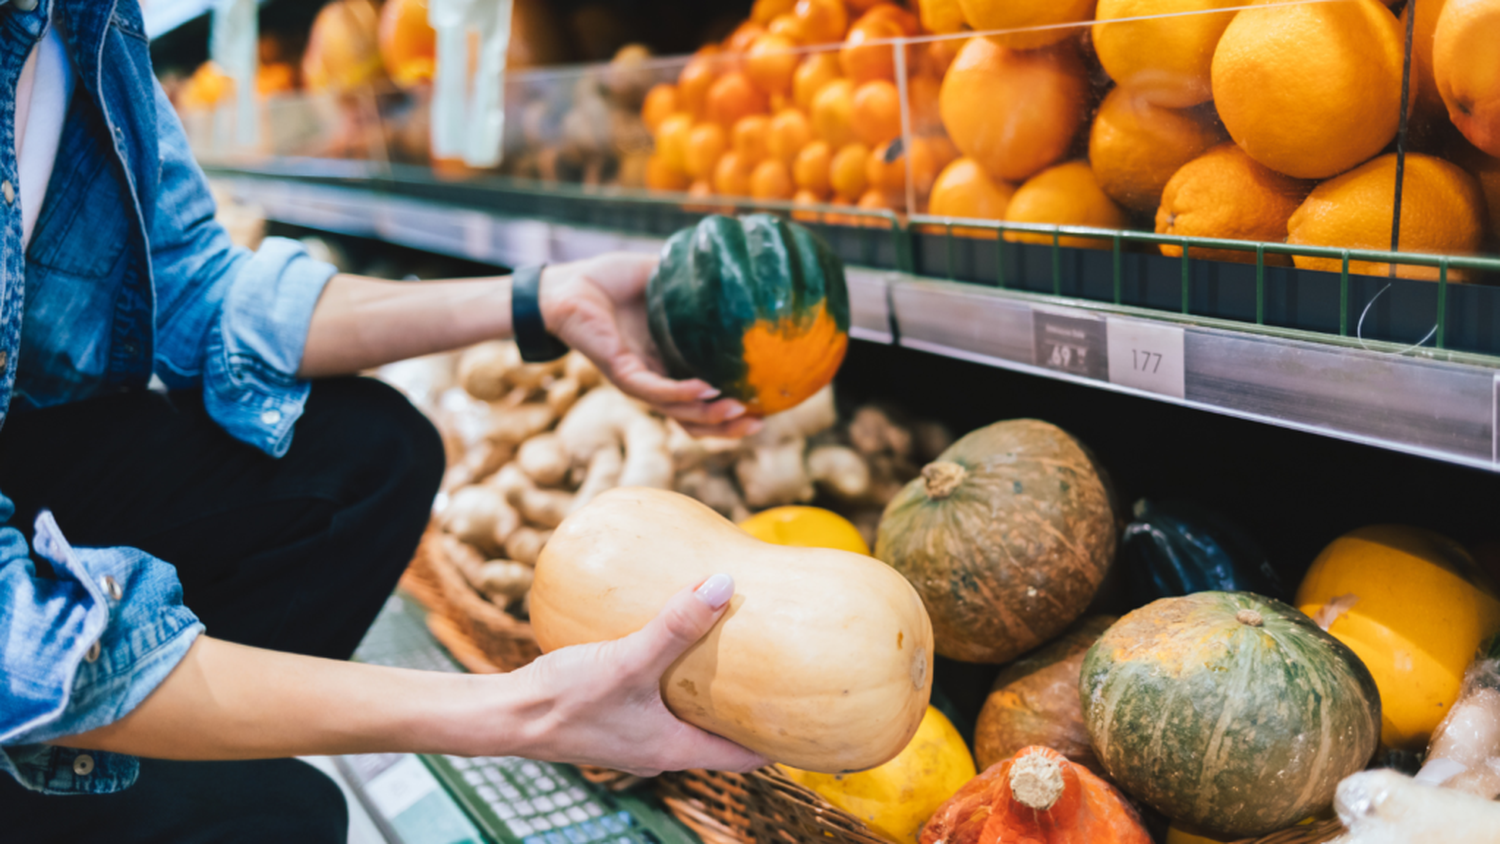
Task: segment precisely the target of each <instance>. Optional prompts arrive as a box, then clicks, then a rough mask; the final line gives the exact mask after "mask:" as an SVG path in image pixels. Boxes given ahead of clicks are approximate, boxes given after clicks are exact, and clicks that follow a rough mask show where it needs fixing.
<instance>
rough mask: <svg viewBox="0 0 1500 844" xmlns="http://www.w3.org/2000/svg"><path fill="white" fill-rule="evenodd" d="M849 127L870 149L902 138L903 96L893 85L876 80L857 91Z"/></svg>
mask: <svg viewBox="0 0 1500 844" xmlns="http://www.w3.org/2000/svg"><path fill="white" fill-rule="evenodd" d="M851 106H852V111H851V114H850V117H849V124H850V125H851V126H852V127H853V128H854V134H855V136H856V137H858V138H859V139H860V140H861V141H864V142H865V143H866V144H868V145H870V146H875V145H877V144H883V143H885V142H886V141H892V140H895V139H896V138H899V137H901V92H900V91H898V90H896V85H895V83H893V82H887V81H886V80H884V79H877V80H875V81H874V82H866V83H865V84H863V85H861V86H859V87H858V88H856V89H854V100H853V102H852V103H851Z"/></svg>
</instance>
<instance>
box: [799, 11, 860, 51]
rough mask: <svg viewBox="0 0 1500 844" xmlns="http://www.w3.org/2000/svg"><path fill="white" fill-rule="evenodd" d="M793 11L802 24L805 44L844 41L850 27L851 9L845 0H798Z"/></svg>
mask: <svg viewBox="0 0 1500 844" xmlns="http://www.w3.org/2000/svg"><path fill="white" fill-rule="evenodd" d="M792 13H793V14H795V15H796V16H797V21H798V23H800V24H802V32H803V35H804V37H805V40H804V41H803V43H804V44H830V43H833V42H835V41H842V40H844V33H845V32H846V31H848V29H849V10H848V9H847V8H845V6H844V0H797V6H796V8H795V9H794V10H793V12H792Z"/></svg>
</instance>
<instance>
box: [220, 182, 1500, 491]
mask: <svg viewBox="0 0 1500 844" xmlns="http://www.w3.org/2000/svg"><path fill="white" fill-rule="evenodd" d="M215 180H216V182H218V183H219V184H220V185H221V186H222V187H223V188H225V189H226V190H228V191H229V192H230V193H231V194H232V195H235V196H237V197H239V198H241V199H243V200H245V201H247V202H251V203H254V204H257V205H259V206H260V207H261V208H262V209H264V212H265V214H266V216H267V218H268V219H272V220H278V221H281V222H285V223H289V224H293V225H298V226H305V227H308V228H314V229H320V230H325V231H332V232H339V233H343V234H349V235H356V236H360V237H368V238H375V239H380V240H385V241H387V242H390V243H396V244H401V245H404V246H409V247H413V248H417V249H421V250H424V251H431V252H436V253H441V254H447V255H453V256H457V257H462V258H468V259H471V260H475V261H481V262H486V263H493V264H498V265H502V266H517V265H522V264H526V263H535V262H543V261H549V262H550V261H565V260H571V259H576V258H582V257H587V256H590V255H596V254H598V253H600V252H604V251H609V250H617V249H619V250H628V251H656V250H658V249H659V248H660V247H661V244H662V242H663V240H662V238H660V237H656V236H652V235H645V234H639V233H629V232H622V231H619V230H617V229H611V228H601V227H596V226H591V225H585V224H579V223H575V222H557V221H553V220H550V219H546V218H523V217H519V216H514V215H511V214H505V213H497V212H495V211H492V210H485V209H484V208H482V207H466V206H461V205H458V204H455V203H452V202H444V201H437V200H432V199H423V198H418V197H413V196H410V195H402V194H397V193H393V192H390V191H386V190H381V189H379V184H378V182H377V183H375V186H374V187H373V188H356V187H350V186H348V185H347V184H346V185H331V184H319V183H317V182H316V181H311V180H305V179H299V178H295V177H283V178H277V177H258V176H246V175H243V174H227V173H221V174H219V175H217V176H216V177H215ZM848 278H849V285H850V298H851V303H852V311H853V313H852V323H853V325H852V328H851V334H852V336H854V337H856V338H858V339H861V340H865V341H869V342H875V343H886V344H890V343H896V344H899V345H901V346H903V347H906V348H911V349H915V350H920V351H924V352H931V353H935V354H940V355H946V356H949V357H954V358H960V359H964V360H969V361H975V362H978V363H983V364H988V365H992V366H998V367H1003V368H1006V369H1011V370H1016V371H1020V372H1026V373H1030V374H1034V375H1040V376H1044V377H1049V378H1057V379H1062V380H1066V381H1070V382H1074V383H1079V384H1086V385H1089V386H1092V387H1097V388H1101V389H1109V390H1115V391H1118V392H1122V393H1127V394H1132V395H1138V396H1143V397H1149V398H1154V399H1157V400H1161V401H1166V402H1170V403H1174V404H1178V405H1182V406H1186V407H1193V408H1198V409H1202V410H1207V411H1212V412H1215V413H1222V414H1227V415H1231V416H1236V417H1240V418H1244V419H1250V420H1255V421H1259V422H1264V423H1267V424H1272V425H1278V426H1281V427H1286V428H1292V429H1297V430H1303V431H1309V432H1313V433H1317V434H1321V435H1325V436H1330V437H1336V438H1339V439H1344V440H1350V441H1354V442H1360V443H1365V444H1369V445H1374V446H1378V447H1382V448H1387V449H1391V450H1395V451H1400V452H1405V453H1409V454H1415V455H1419V456H1423V457H1428V458H1431V459H1436V460H1442V461H1445V462H1449V463H1455V464H1460V465H1465V466H1471V467H1475V468H1480V469H1485V470H1488V471H1496V470H1497V469H1500V463H1497V443H1496V440H1497V437H1496V414H1497V406H1500V398H1497V397H1500V368H1497V365H1500V360H1496V359H1495V358H1491V357H1486V356H1480V355H1466V354H1462V353H1453V352H1437V351H1435V350H1433V349H1431V348H1422V349H1418V350H1415V351H1413V350H1410V349H1408V348H1406V347H1403V346H1400V345H1398V344H1393V343H1382V342H1375V341H1368V340H1367V341H1359V340H1355V339H1352V338H1340V337H1321V336H1318V335H1313V334H1310V333H1307V332H1299V331H1292V330H1286V329H1277V328H1273V327H1266V326H1254V325H1246V324H1244V323H1239V322H1232V321H1228V320H1218V319H1212V318H1206V317H1201V316H1179V315H1173V314H1168V313H1163V312H1161V311H1155V310H1146V309H1142V308H1133V307H1130V306H1125V305H1116V304H1112V303H1107V302H1098V301H1093V300H1086V299H1070V298H1065V297H1060V296H1049V295H1041V294H1035V293H1028V292H1024V291H1018V290H1012V289H1001V288H997V287H988V286H983V285H978V284H971V283H963V282H951V281H938V280H934V279H931V278H922V277H919V276H916V275H913V274H911V273H906V272H900V271H895V270H888V269H872V268H868V267H860V266H857V265H851V266H850V267H849V271H848Z"/></svg>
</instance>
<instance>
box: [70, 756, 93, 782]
mask: <svg viewBox="0 0 1500 844" xmlns="http://www.w3.org/2000/svg"><path fill="white" fill-rule="evenodd" d="M93 772H94V757H92V756H90V755H88V754H87V753H80V754H78V755H77V756H75V757H73V773H75V774H77V775H78V776H80V777H86V776H88V775H89V774H92V773H93Z"/></svg>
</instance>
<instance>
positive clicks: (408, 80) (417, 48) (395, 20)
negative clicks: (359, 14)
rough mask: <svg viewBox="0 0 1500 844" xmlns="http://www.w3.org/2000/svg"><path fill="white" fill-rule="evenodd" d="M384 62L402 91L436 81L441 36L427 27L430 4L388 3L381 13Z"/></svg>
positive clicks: (415, 0)
mask: <svg viewBox="0 0 1500 844" xmlns="http://www.w3.org/2000/svg"><path fill="white" fill-rule="evenodd" d="M379 36H380V58H381V60H382V61H383V62H385V72H386V74H387V75H389V76H390V77H391V81H392V82H394V83H396V87H398V88H410V87H412V86H413V85H417V84H420V83H422V82H428V81H431V79H432V74H433V71H434V70H435V69H436V66H437V33H436V32H435V31H433V29H432V26H431V25H430V24H428V23H427V0H387V2H386V4H385V6H384V7H382V8H381V10H380V31H379Z"/></svg>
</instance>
